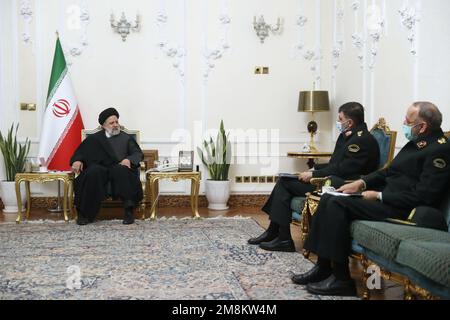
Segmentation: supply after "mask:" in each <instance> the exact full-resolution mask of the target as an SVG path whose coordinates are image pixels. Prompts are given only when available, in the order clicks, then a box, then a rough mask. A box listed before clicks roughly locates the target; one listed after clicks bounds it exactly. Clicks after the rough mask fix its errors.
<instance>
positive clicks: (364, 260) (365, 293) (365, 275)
mask: <svg viewBox="0 0 450 320" xmlns="http://www.w3.org/2000/svg"><path fill="white" fill-rule="evenodd" d="M361 264H362V267H363V272H362V286H363V288H364V291H363V294H362V298H363V300H370V289H369V287H368V286H367V280H368V279H369V275H368V273H367V268H368V267H369V260H367V258H366V257H365V256H364V255H362V257H361Z"/></svg>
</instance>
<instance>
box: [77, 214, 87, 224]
mask: <svg viewBox="0 0 450 320" xmlns="http://www.w3.org/2000/svg"><path fill="white" fill-rule="evenodd" d="M88 223H89V220H88V219H87V218H85V217H83V216H80V215H79V216H78V218H77V224H78V225H79V226H85V225H87V224H88Z"/></svg>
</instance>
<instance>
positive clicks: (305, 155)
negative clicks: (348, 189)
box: [287, 152, 333, 169]
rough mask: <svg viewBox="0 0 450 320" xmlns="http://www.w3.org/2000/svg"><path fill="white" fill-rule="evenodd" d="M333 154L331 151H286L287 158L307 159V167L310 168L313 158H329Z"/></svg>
mask: <svg viewBox="0 0 450 320" xmlns="http://www.w3.org/2000/svg"><path fill="white" fill-rule="evenodd" d="M332 155H333V153H332V152H288V154H287V156H288V157H289V158H297V159H308V162H307V164H308V167H309V168H310V169H312V168H313V167H314V164H315V162H314V159H319V158H329V157H331V156H332Z"/></svg>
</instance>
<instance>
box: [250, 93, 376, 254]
mask: <svg viewBox="0 0 450 320" xmlns="http://www.w3.org/2000/svg"><path fill="white" fill-rule="evenodd" d="M336 126H337V128H338V130H339V131H340V135H339V138H338V140H337V142H336V146H335V149H334V152H333V155H332V157H331V159H330V162H329V163H327V164H320V165H315V167H314V170H312V171H307V172H303V173H301V174H300V175H299V177H298V179H292V178H280V179H279V180H278V182H277V184H276V185H275V187H274V189H273V191H272V193H271V195H270V197H269V199H268V200H267V203H266V204H265V205H264V207H263V208H262V210H263V211H264V212H266V213H267V214H268V215H269V218H270V225H269V228H268V229H267V230H266V231H265V232H264V233H263V234H261V235H260V236H259V237H256V238H252V239H250V240H248V243H249V244H255V245H259V246H260V247H261V248H262V249H265V250H270V251H285V252H293V251H295V246H294V242H293V241H292V237H291V233H290V223H291V214H292V212H291V209H290V202H291V199H292V198H293V197H294V196H305V194H306V193H308V192H312V191H314V187H313V186H312V185H311V184H310V180H311V178H320V177H326V176H333V177H332V179H331V180H332V183H333V186H334V187H336V188H337V187H340V186H341V185H342V184H343V183H344V181H345V180H346V179H359V178H360V177H361V175H364V174H368V173H370V172H372V171H375V170H376V169H377V167H378V163H379V156H380V151H379V147H378V143H377V141H376V140H375V139H374V137H373V136H372V135H371V134H370V132H369V131H368V130H367V125H366V123H365V122H364V108H363V106H362V105H361V104H359V103H357V102H349V103H346V104H344V105H342V106H341V107H340V108H339V114H338V121H337V122H336Z"/></svg>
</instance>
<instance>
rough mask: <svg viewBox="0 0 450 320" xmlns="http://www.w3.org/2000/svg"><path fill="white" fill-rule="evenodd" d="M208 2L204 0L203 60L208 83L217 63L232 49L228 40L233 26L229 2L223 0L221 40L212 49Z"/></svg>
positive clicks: (204, 76)
mask: <svg viewBox="0 0 450 320" xmlns="http://www.w3.org/2000/svg"><path fill="white" fill-rule="evenodd" d="M207 1H208V0H204V10H205V13H206V15H205V17H204V19H205V21H204V24H205V25H204V48H203V59H204V62H203V64H204V70H203V78H204V81H208V78H209V74H210V73H211V71H212V69H214V68H215V66H216V65H215V61H216V60H219V59H221V58H222V57H223V56H224V54H225V53H226V51H228V50H229V49H230V43H229V39H228V31H229V28H230V24H231V18H230V16H229V12H228V1H227V0H222V2H221V11H222V12H221V13H220V16H219V22H220V26H221V35H220V38H219V43H218V44H217V45H215V47H214V48H210V47H209V44H208V35H207V32H208V14H207V12H208V10H207V9H208V5H207Z"/></svg>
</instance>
